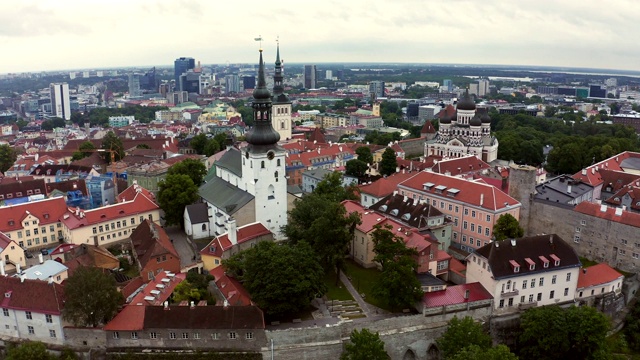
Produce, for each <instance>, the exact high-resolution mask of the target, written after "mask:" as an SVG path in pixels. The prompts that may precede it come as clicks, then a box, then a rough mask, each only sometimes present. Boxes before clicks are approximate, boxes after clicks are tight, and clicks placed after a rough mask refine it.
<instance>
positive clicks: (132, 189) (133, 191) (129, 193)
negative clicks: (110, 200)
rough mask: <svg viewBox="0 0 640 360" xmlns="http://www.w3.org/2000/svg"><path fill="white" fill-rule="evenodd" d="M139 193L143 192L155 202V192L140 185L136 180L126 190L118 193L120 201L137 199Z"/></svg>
mask: <svg viewBox="0 0 640 360" xmlns="http://www.w3.org/2000/svg"><path fill="white" fill-rule="evenodd" d="M138 194H142V195H144V196H146V197H147V199H149V200H151V201H153V202H155V199H156V197H155V196H154V195H153V193H152V192H151V191H149V190H147V189H145V188H143V187H142V186H140V185H138V183H137V182H134V183H133V184H132V185H131V186H129V187H128V188H126V189H124V191H122V192H121V193H120V194H118V202H123V201H131V200H133V199H135V198H136V196H137V195H138Z"/></svg>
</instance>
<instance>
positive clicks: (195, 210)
mask: <svg viewBox="0 0 640 360" xmlns="http://www.w3.org/2000/svg"><path fill="white" fill-rule="evenodd" d="M185 209H186V210H187V215H188V216H189V219H190V220H191V224H202V223H208V222H209V210H208V207H207V204H205V203H197V204H191V205H187V206H186V207H185Z"/></svg>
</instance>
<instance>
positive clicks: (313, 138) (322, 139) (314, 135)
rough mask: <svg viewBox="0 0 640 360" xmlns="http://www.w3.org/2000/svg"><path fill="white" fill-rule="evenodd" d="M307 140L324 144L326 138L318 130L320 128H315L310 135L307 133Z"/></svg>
mask: <svg viewBox="0 0 640 360" xmlns="http://www.w3.org/2000/svg"><path fill="white" fill-rule="evenodd" d="M309 141H316V142H318V143H321V144H325V143H326V142H327V140H326V139H325V137H324V134H323V133H322V131H321V130H320V128H318V127H317V128H315V129H314V130H313V132H312V133H311V135H309Z"/></svg>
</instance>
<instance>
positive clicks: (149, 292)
mask: <svg viewBox="0 0 640 360" xmlns="http://www.w3.org/2000/svg"><path fill="white" fill-rule="evenodd" d="M186 278H187V274H186V273H179V274H173V276H169V272H168V271H164V272H161V273H160V274H157V275H156V277H155V279H153V280H151V281H149V282H148V283H147V286H145V288H144V289H143V290H142V291H141V292H139V293H138V294H137V295H136V296H134V298H133V299H131V302H130V303H129V304H130V305H129V306H136V305H139V304H142V305H145V306H147V305H162V304H163V303H164V302H165V301H167V299H169V297H170V296H171V293H173V289H175V288H176V286H177V285H178V284H180V283H181V282H183V281H184V280H185V279H186ZM165 279H169V281H166V280H165ZM163 280H164V281H163ZM145 298H147V299H151V298H153V300H145Z"/></svg>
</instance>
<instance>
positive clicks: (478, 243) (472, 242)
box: [453, 233, 487, 247]
mask: <svg viewBox="0 0 640 360" xmlns="http://www.w3.org/2000/svg"><path fill="white" fill-rule="evenodd" d="M456 238H457V234H456V233H453V239H454V240H455V239H456ZM474 241H475V245H476V246H477V247H480V246H482V245H481V242H480V239H474V238H472V237H470V238H469V245H471V246H474ZM462 242H463V243H464V244H466V243H467V235H462ZM484 244H485V245H487V242H486V241H485V242H484Z"/></svg>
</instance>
